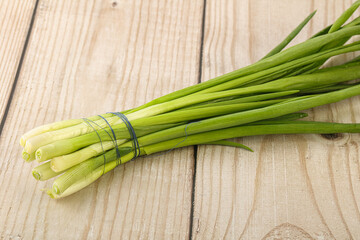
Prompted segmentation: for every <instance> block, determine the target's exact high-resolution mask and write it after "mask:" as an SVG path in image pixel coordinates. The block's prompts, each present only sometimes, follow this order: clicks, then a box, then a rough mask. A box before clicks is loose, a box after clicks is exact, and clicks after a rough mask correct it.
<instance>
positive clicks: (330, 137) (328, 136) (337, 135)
mask: <svg viewBox="0 0 360 240" xmlns="http://www.w3.org/2000/svg"><path fill="white" fill-rule="evenodd" d="M321 136H322V137H323V138H325V139H327V140H339V139H341V138H343V137H344V135H343V134H341V133H330V134H321Z"/></svg>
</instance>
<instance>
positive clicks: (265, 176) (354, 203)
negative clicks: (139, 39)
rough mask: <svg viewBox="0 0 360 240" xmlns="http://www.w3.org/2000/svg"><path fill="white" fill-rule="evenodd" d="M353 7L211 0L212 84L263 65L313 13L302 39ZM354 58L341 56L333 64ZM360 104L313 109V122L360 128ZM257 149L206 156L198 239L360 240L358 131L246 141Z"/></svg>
mask: <svg viewBox="0 0 360 240" xmlns="http://www.w3.org/2000/svg"><path fill="white" fill-rule="evenodd" d="M351 2H352V1H350V0H349V1H343V0H330V1H328V0H313V1H310V0H309V1H296V0H289V1H286V4H284V1H281V0H272V1H268V0H255V1H253V0H251V1H250V0H246V1H235V0H234V1H226V2H223V1H207V5H206V19H205V38H204V52H203V64H202V69H203V74H202V80H203V81H204V80H207V79H210V78H212V77H215V76H218V75H221V74H223V73H226V72H229V71H232V70H234V69H237V68H239V67H242V66H245V65H247V64H250V63H253V62H255V61H257V60H258V59H260V58H261V57H263V56H264V55H265V54H266V53H267V52H268V51H270V50H271V49H272V48H273V47H274V46H275V44H276V43H278V42H280V41H281V40H282V39H283V38H284V37H285V36H286V35H287V34H288V33H289V32H290V31H291V30H292V29H293V28H294V27H295V26H296V25H297V24H298V23H299V22H300V21H301V20H302V19H304V18H305V17H306V16H307V15H308V14H309V13H310V12H312V11H314V10H315V9H318V13H317V16H316V17H315V18H314V20H313V21H312V23H311V24H310V25H309V26H308V27H307V28H306V29H305V30H304V32H303V33H302V35H301V36H299V37H298V38H297V39H296V40H295V43H296V42H299V41H303V40H305V39H306V38H308V37H310V36H311V35H312V34H314V33H316V32H317V31H318V30H320V29H322V28H324V27H325V26H327V25H328V24H330V23H331V22H332V21H334V20H335V19H336V17H337V16H339V15H340V14H341V13H342V12H343V11H344V10H345V8H346V7H348V6H350V4H351ZM350 57H352V56H345V57H340V58H338V59H337V60H336V61H332V62H331V63H330V64H335V63H338V62H343V61H345V60H347V59H349V58H350ZM359 109H360V98H359V97H355V98H352V99H349V100H346V101H342V102H340V103H337V104H331V105H330V106H324V107H319V108H316V109H314V110H310V111H309V113H310V119H315V120H319V121H338V122H359V120H360V110H359ZM239 141H240V142H242V143H244V144H246V145H248V146H250V147H252V148H253V149H254V150H255V153H250V152H246V151H244V150H239V149H234V148H228V147H218V146H201V147H199V150H198V156H197V168H196V185H195V205H194V218H193V228H192V236H193V238H194V239H359V238H360V228H359V226H360V212H359V206H360V167H359V166H360V162H359V147H358V143H359V142H360V136H359V135H358V134H353V135H350V134H339V135H335V136H334V135H331V136H320V135H296V136H295V135H286V136H285V135H282V136H266V137H247V138H243V139H240V140H239Z"/></svg>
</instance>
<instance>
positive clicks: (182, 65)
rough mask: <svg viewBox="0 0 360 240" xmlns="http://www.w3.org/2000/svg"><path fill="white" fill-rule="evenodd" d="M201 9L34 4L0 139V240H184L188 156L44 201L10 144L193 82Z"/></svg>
mask: <svg viewBox="0 0 360 240" xmlns="http://www.w3.org/2000/svg"><path fill="white" fill-rule="evenodd" d="M202 13H203V1H202V0H201V1H200V0H197V1H193V0H186V1H166V0H160V1H150V0H143V1H140V0H136V1H132V0H119V1H117V0H114V1H107V0H105V1H103V0H94V1H85V0H82V1H72V0H64V1H51V0H41V1H40V2H39V6H38V12H37V13H36V19H35V23H34V27H33V31H32V35H31V39H30V42H29V47H28V51H27V54H26V57H25V60H24V63H23V67H22V71H21V74H20V78H19V82H18V86H17V88H16V92H15V95H14V100H13V103H12V105H11V108H10V111H9V114H8V119H7V121H6V125H5V127H4V132H3V134H2V135H1V138H0V150H1V151H0V169H1V170H0V185H1V188H0V226H1V227H0V238H1V239H3V238H4V239H16V238H19V239H171V238H174V239H186V238H188V235H189V230H190V228H189V226H190V212H191V211H190V209H191V193H192V176H193V170H194V169H193V163H194V156H193V148H187V149H184V150H176V151H172V152H171V153H168V154H166V155H158V156H154V157H148V158H142V159H138V160H137V161H134V162H131V163H129V164H126V165H124V166H120V167H118V168H117V169H116V170H115V171H113V172H111V173H109V174H107V175H106V176H103V177H102V178H101V180H99V181H97V182H96V183H95V184H92V185H91V186H89V187H87V188H86V189H84V190H83V191H81V192H79V193H77V194H75V195H72V196H70V197H67V198H65V199H63V200H59V201H56V200H52V199H50V198H49V197H48V196H47V195H46V194H44V193H41V192H40V189H42V188H44V187H49V186H50V184H51V183H50V182H51V181H50V182H48V183H43V182H36V181H35V180H34V179H33V178H32V176H31V168H32V167H34V166H35V164H27V163H24V162H23V160H22V159H21V156H20V153H21V148H20V147H19V145H18V140H19V137H20V136H21V135H22V134H23V133H24V132H25V131H26V130H29V129H31V128H33V127H35V126H37V125H41V124H44V123H48V122H53V121H56V120H60V119H67V118H79V117H84V116H91V115H94V114H99V113H103V112H107V111H116V110H118V111H119V110H122V109H125V108H131V107H135V106H137V105H139V104H142V103H145V102H146V101H149V100H151V99H153V98H155V97H158V96H161V95H164V94H166V93H169V92H171V91H174V90H177V89H181V88H183V87H186V86H189V85H192V84H195V83H196V82H197V79H198V74H199V57H200V46H201V44H200V42H201V24H202Z"/></svg>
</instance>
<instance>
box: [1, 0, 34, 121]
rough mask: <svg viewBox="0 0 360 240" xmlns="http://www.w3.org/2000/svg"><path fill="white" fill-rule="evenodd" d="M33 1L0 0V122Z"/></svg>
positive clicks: (26, 30)
mask: <svg viewBox="0 0 360 240" xmlns="http://www.w3.org/2000/svg"><path fill="white" fill-rule="evenodd" d="M35 2H36V1H35V0H29V1H21V0H13V1H7V0H0V122H1V120H2V118H3V116H4V112H5V108H6V105H7V103H8V99H9V96H10V92H11V88H12V86H13V83H14V80H15V75H16V71H17V68H18V65H19V62H20V58H21V53H22V51H23V48H24V44H25V39H26V36H27V33H28V30H29V27H30V26H29V25H30V22H31V16H32V13H33V10H34V7H35Z"/></svg>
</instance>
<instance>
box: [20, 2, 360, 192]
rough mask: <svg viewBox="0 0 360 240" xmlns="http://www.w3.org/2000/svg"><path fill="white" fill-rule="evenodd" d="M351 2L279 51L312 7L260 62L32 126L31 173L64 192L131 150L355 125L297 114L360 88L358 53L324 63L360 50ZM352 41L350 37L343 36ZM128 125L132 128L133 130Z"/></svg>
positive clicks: (28, 145)
mask: <svg viewBox="0 0 360 240" xmlns="http://www.w3.org/2000/svg"><path fill="white" fill-rule="evenodd" d="M359 6H360V0H359V1H356V2H355V3H354V4H353V5H352V6H351V7H350V8H349V9H348V10H346V11H345V12H344V13H343V14H342V15H341V16H340V17H339V18H338V19H337V20H336V21H335V23H334V24H333V25H331V26H329V27H327V28H325V29H323V30H322V31H320V32H319V33H317V34H316V35H314V36H313V37H312V38H310V39H308V40H307V41H305V42H302V43H300V44H297V45H295V46H292V47H290V48H287V49H285V50H284V48H285V47H286V46H287V44H288V43H289V42H290V41H291V40H292V39H293V38H294V37H295V36H296V35H297V34H298V33H299V32H300V31H301V29H302V28H303V27H304V26H305V25H306V24H307V23H308V22H309V21H310V19H311V18H312V17H313V16H314V14H315V12H314V13H312V14H311V15H310V16H308V17H307V18H306V19H305V20H304V21H303V22H302V23H301V24H300V25H299V26H298V27H297V28H296V29H295V30H294V31H293V32H292V33H291V34H290V35H289V36H288V37H287V38H286V39H285V40H284V41H283V42H282V43H280V44H279V45H278V46H277V47H276V48H275V49H274V50H272V51H271V52H270V53H269V54H268V55H266V56H265V57H264V58H263V59H261V60H260V61H258V62H256V63H254V64H252V65H250V66H247V67H244V68H241V69H239V70H235V71H233V72H231V73H228V74H225V75H222V76H219V77H216V78H214V79H211V80H209V81H206V82H203V83H201V84H197V85H194V86H191V87H188V88H185V89H182V90H179V91H176V92H173V93H170V94H168V95H165V96H163V97H160V98H157V99H155V100H153V101H151V102H149V103H147V104H144V105H142V106H140V107H137V108H135V109H131V110H127V111H123V112H121V113H106V114H103V115H98V116H93V117H89V118H84V119H72V120H66V121H61V122H55V123H51V124H47V125H44V126H40V127H37V128H35V129H33V130H30V131H29V132H27V133H25V134H24V135H23V136H22V137H21V139H20V144H21V146H23V147H24V151H23V154H22V156H23V158H24V159H25V160H26V161H32V160H35V159H36V161H37V162H39V163H41V165H38V166H36V167H35V168H34V169H33V171H32V174H33V176H34V177H35V178H36V179H37V180H41V181H43V180H48V179H50V178H54V177H57V178H56V179H55V180H54V182H53V184H52V188H51V189H48V190H46V192H47V193H48V194H49V195H50V196H51V197H53V198H61V197H65V196H68V195H70V194H72V193H75V192H77V191H79V190H80V189H82V188H84V187H86V186H87V185H89V184H91V183H92V182H94V181H95V180H97V179H98V178H99V177H101V176H102V175H103V174H104V173H107V172H108V171H110V170H112V169H114V168H115V167H116V166H118V165H119V164H123V163H126V162H128V161H130V160H131V159H133V158H134V156H144V155H149V154H153V153H157V152H161V151H167V150H172V149H174V148H180V147H184V146H190V145H198V144H219V145H227V146H235V147H243V148H246V149H248V150H251V149H249V148H247V147H246V146H243V145H241V144H238V143H235V142H231V141H227V140H226V139H230V138H235V137H243V136H252V135H262V134H295V133H327V134H330V133H340V132H348V133H358V132H360V124H342V123H327V122H313V121H304V120H301V121H299V119H300V118H303V117H305V116H306V114H305V113H301V112H299V111H302V110H305V109H309V108H313V107H316V106H320V105H324V104H329V103H333V102H337V101H341V100H343V99H346V98H350V97H352V96H356V95H360V85H359V84H358V83H357V81H354V80H357V79H359V78H360V58H359V57H357V58H355V59H353V60H352V61H350V62H347V63H344V64H342V65H339V66H334V67H323V65H324V63H325V62H326V61H327V60H328V59H330V58H331V57H334V56H337V55H340V54H346V53H350V52H356V51H359V50H360V41H349V40H350V39H351V38H352V37H353V36H356V35H360V17H358V18H355V19H354V20H352V21H348V20H349V19H350V18H351V16H352V15H353V14H354V12H355V11H356V9H357V8H358V7H359ZM349 42H350V43H349ZM133 131H134V132H133Z"/></svg>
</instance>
